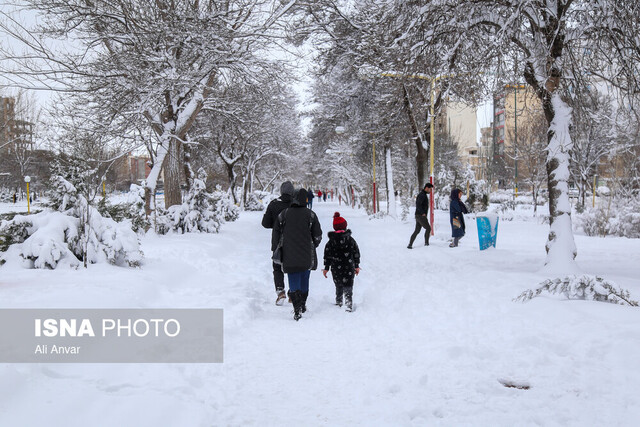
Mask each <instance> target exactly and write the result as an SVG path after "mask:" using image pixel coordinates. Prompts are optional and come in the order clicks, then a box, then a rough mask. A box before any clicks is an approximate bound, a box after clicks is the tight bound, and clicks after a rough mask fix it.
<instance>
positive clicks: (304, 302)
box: [300, 292, 309, 313]
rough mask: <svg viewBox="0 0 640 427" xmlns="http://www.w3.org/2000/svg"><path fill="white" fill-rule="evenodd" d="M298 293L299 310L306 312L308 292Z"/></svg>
mask: <svg viewBox="0 0 640 427" xmlns="http://www.w3.org/2000/svg"><path fill="white" fill-rule="evenodd" d="M300 295H302V298H301V306H300V311H301V312H303V313H306V312H307V297H308V296H309V292H302V293H301V294H300Z"/></svg>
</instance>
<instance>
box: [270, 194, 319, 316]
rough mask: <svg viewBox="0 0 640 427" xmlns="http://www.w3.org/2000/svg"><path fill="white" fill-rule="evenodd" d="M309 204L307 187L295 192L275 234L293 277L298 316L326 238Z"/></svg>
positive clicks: (274, 240)
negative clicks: (323, 237)
mask: <svg viewBox="0 0 640 427" xmlns="http://www.w3.org/2000/svg"><path fill="white" fill-rule="evenodd" d="M306 205H307V190H305V189H304V188H301V189H299V190H297V191H296V192H295V193H294V194H293V201H292V203H291V207H290V208H287V209H285V210H284V211H282V212H281V213H280V215H278V220H277V221H276V223H275V224H274V227H273V233H272V235H271V247H272V249H274V252H277V251H276V249H277V248H278V247H280V248H281V249H280V260H279V261H280V263H281V264H282V271H283V272H285V273H287V276H288V278H289V296H290V297H291V302H292V303H293V310H294V315H293V318H294V319H296V320H298V319H300V317H302V314H301V313H304V312H305V311H306V302H307V297H308V296H309V276H310V274H311V270H315V269H316V268H318V256H317V254H316V248H317V247H318V245H319V244H320V241H321V240H322V228H320V221H318V217H317V216H316V214H315V213H314V212H313V211H312V210H311V209H309V208H307V207H306ZM276 261H278V260H275V259H274V262H276Z"/></svg>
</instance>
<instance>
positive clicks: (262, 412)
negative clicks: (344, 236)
mask: <svg viewBox="0 0 640 427" xmlns="http://www.w3.org/2000/svg"><path fill="white" fill-rule="evenodd" d="M7 210H10V209H8V208H6V206H4V207H2V210H1V211H7ZM314 210H315V211H316V212H317V213H318V216H319V218H320V220H321V223H322V228H323V232H324V238H323V242H322V243H321V245H320V248H319V251H318V253H319V255H320V256H321V254H322V250H323V248H324V244H325V243H326V241H327V238H326V233H327V232H328V231H330V230H331V219H332V216H333V213H334V212H335V211H336V210H339V211H340V213H341V214H342V216H344V217H345V219H346V220H347V221H348V222H349V228H350V229H351V230H352V231H353V236H354V238H355V239H356V240H357V242H358V245H359V247H360V251H361V254H362V263H361V267H362V269H363V270H362V272H361V274H360V276H358V278H357V279H356V285H355V288H354V302H355V305H356V311H355V312H353V313H345V312H344V311H343V310H342V309H340V308H338V307H336V306H334V305H332V304H331V302H332V299H333V292H334V288H333V283H332V281H331V279H324V278H323V277H322V274H321V272H320V271H319V270H318V271H315V272H313V273H312V275H311V290H310V296H309V301H308V304H307V305H308V308H309V311H308V312H307V313H306V314H305V315H304V317H303V319H302V320H301V321H300V322H295V321H294V320H293V319H292V314H291V308H290V306H289V305H287V306H283V307H278V306H275V305H274V301H275V292H274V289H273V280H272V273H271V263H270V257H269V255H270V253H269V243H270V231H268V230H265V229H263V228H262V227H261V226H260V219H261V215H262V213H260V212H244V213H242V214H241V216H240V219H239V220H238V221H236V222H234V223H228V224H225V225H223V227H222V228H221V232H220V233H219V234H189V235H168V236H156V235H153V234H149V235H147V236H146V237H145V238H144V239H143V245H142V250H143V252H144V254H145V259H146V261H145V264H144V266H143V267H142V268H140V269H130V268H121V267H114V266H109V265H106V264H98V265H92V266H90V267H89V268H88V269H86V270H84V269H79V270H70V269H66V268H59V269H57V270H54V271H50V270H26V269H22V268H20V267H19V266H18V265H15V264H7V265H5V266H3V267H1V268H0V306H2V307H11V308H16V307H30V308H54V307H60V308H94V307H95V308H110V307H113V308H136V307H145V308H166V307H171V308H188V307H211V308H223V309H224V316H225V348H224V355H225V361H224V363H222V364H211V365H206V364H173V365H165V364H151V365H145V364H69V365H63V364H34V365H28V364H4V365H0V425H3V426H4V425H13V426H15V425H54V426H58V425H60V426H62V425H65V426H86V425H94V426H96V425H98V426H99V425H105V426H107V425H110V426H113V425H136V426H210V425H305V426H308V425H353V424H356V425H367V426H372V425H443V426H450V425H482V426H486V425H576V426H577V425H580V426H584V425H629V426H631V425H637V422H638V420H640V395H638V393H637V387H638V384H640V369H639V368H640V309H638V308H632V307H624V306H616V305H613V304H606V303H599V302H592V301H567V300H564V299H563V298H562V297H557V296H543V297H540V298H536V299H534V300H532V301H530V302H528V303H525V304H521V303H514V302H512V299H513V298H515V297H516V296H518V295H519V294H520V293H521V292H522V291H524V290H525V289H528V288H533V287H535V286H537V284H538V283H539V282H541V281H542V280H544V279H546V278H548V276H545V274H544V273H542V266H543V264H544V261H545V251H544V244H545V241H546V238H547V234H548V230H549V228H548V227H549V226H548V224H539V223H538V221H536V220H535V219H529V220H522V219H520V218H519V217H518V216H516V219H514V220H513V221H502V220H501V221H500V225H499V230H498V243H497V248H496V249H488V250H486V251H482V252H480V251H479V250H478V241H477V234H476V228H475V221H474V220H473V215H471V216H469V217H468V218H467V221H466V222H467V236H466V237H464V238H463V239H462V241H461V243H460V247H458V248H453V249H452V248H449V247H448V236H449V235H450V230H449V225H448V217H449V216H448V212H442V211H438V212H436V229H435V230H436V235H435V236H434V238H432V239H431V243H432V244H431V246H429V247H421V246H418V245H416V246H417V247H415V248H414V249H413V250H409V249H406V245H407V243H408V240H409V236H410V234H411V232H412V231H413V228H414V224H413V220H412V219H410V220H409V221H408V222H405V223H402V222H401V221H394V220H392V219H384V220H379V219H376V220H369V219H368V218H367V216H366V215H365V214H364V212H362V211H356V210H352V209H350V208H348V207H345V206H340V207H339V206H338V205H337V204H335V203H322V202H317V201H315V202H314ZM412 211H413V210H412ZM575 240H576V244H577V247H578V258H577V261H578V264H579V266H580V267H581V268H582V270H583V271H584V272H585V273H589V274H598V275H601V276H602V277H604V278H605V279H608V280H610V281H613V282H615V283H616V284H617V285H618V286H620V287H622V288H626V289H629V290H630V291H631V294H632V297H635V298H634V299H636V300H637V299H639V297H640V283H638V277H639V276H640V262H638V261H640V255H639V254H640V240H638V239H635V240H631V239H625V238H616V237H608V238H605V239H602V238H595V237H587V236H584V235H580V234H577V235H576V236H575ZM420 241H422V239H421V238H418V239H417V242H420ZM501 382H504V383H513V384H518V385H526V386H529V387H530V388H529V389H528V390H522V389H517V388H507V387H504V386H503V384H502V383H501Z"/></svg>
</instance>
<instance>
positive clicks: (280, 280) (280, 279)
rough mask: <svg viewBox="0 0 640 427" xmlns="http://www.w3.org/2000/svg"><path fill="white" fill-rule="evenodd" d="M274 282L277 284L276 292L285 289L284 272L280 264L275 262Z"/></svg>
mask: <svg viewBox="0 0 640 427" xmlns="http://www.w3.org/2000/svg"><path fill="white" fill-rule="evenodd" d="M273 283H274V284H275V285H276V292H280V291H284V273H283V272H282V266H281V265H280V264H276V263H275V262H274V263H273Z"/></svg>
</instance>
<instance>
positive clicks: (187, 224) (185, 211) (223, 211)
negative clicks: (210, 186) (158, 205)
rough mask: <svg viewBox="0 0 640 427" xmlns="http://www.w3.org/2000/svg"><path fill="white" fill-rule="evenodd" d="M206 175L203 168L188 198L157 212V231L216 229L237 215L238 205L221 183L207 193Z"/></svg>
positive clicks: (188, 231) (234, 218)
mask: <svg viewBox="0 0 640 427" xmlns="http://www.w3.org/2000/svg"><path fill="white" fill-rule="evenodd" d="M206 178H207V175H206V173H205V172H204V170H202V169H200V171H198V178H196V179H194V180H193V183H192V185H191V189H190V190H189V193H188V194H187V196H186V198H185V201H184V202H183V203H182V204H181V205H174V206H170V207H169V209H167V210H166V211H165V210H162V211H159V212H157V217H156V222H157V230H158V233H160V234H166V233H168V232H169V231H178V232H181V233H193V232H204V233H217V232H218V231H219V230H220V226H221V225H222V224H223V223H224V222H226V221H235V220H236V219H238V216H239V215H240V212H239V209H238V207H237V206H235V204H234V203H233V200H232V199H231V197H230V196H229V194H228V193H226V192H222V191H220V188H219V187H218V188H217V190H216V191H214V192H213V193H208V192H207V188H206V185H205V181H206Z"/></svg>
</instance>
